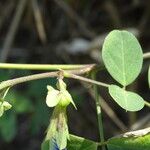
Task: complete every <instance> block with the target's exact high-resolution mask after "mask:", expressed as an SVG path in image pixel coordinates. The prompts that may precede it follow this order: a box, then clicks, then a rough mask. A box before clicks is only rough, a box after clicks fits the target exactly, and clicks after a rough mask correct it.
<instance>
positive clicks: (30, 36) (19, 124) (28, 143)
mask: <svg viewBox="0 0 150 150" xmlns="http://www.w3.org/2000/svg"><path fill="white" fill-rule="evenodd" d="M149 28H150V1H148V0H143V1H142V0H0V62H9V63H26V64H28V63H33V64H89V63H96V64H102V60H101V46H102V43H103V40H104V38H105V36H106V35H107V34H108V32H110V31H111V30H113V29H124V30H128V31H130V32H132V33H133V34H134V35H135V36H136V37H137V38H138V39H139V41H140V43H141V46H142V48H143V52H148V51H150V42H149V41H150V30H149ZM149 62H150V61H149V60H148V59H146V60H145V61H144V65H143V69H142V72H141V74H140V76H139V77H138V78H137V80H136V81H135V82H134V83H133V84H132V85H130V86H129V87H128V88H129V89H130V90H133V91H136V92H137V93H139V94H140V95H141V96H143V98H144V99H146V100H148V99H149V89H148V82H147V70H148V65H149ZM39 72H40V71H26V70H21V71H18V70H1V71H0V79H1V81H3V80H7V79H10V78H15V77H20V76H24V75H29V74H34V73H39ZM97 80H99V81H103V82H106V83H114V82H115V81H114V80H113V79H112V78H111V77H110V75H109V74H108V73H107V72H106V70H102V71H101V72H100V73H99V74H98V78H97ZM65 81H66V83H67V85H68V89H69V91H70V93H71V94H72V96H73V99H74V101H75V103H76V105H77V107H78V110H77V111H76V110H74V108H73V107H72V106H69V109H68V122H69V128H70V132H71V133H73V134H76V135H79V136H83V137H86V138H89V139H92V140H96V141H98V139H99V136H98V126H97V117H96V110H95V103H94V99H93V97H92V96H91V95H92V94H93V92H92V91H91V90H92V87H91V85H85V84H83V83H80V82H78V81H75V80H70V79H69V80H65ZM55 83H56V79H44V80H38V81H32V82H29V83H24V84H21V85H18V86H15V87H13V88H12V89H11V90H10V92H9V93H8V96H7V100H9V101H10V103H11V104H12V105H13V108H12V109H11V110H9V111H7V112H6V113H5V115H4V116H3V117H2V118H0V150H10V149H11V150H38V149H40V144H41V142H42V140H43V139H44V137H45V132H46V128H47V126H48V124H49V119H50V114H51V112H52V109H49V108H48V107H47V106H46V103H45V97H46V92H47V89H46V85H47V84H50V85H54V86H55ZM99 92H100V94H101V96H102V98H103V101H102V106H103V112H102V113H103V121H104V132H105V137H106V138H109V137H112V136H114V135H116V134H118V133H123V132H125V131H126V130H128V131H129V130H131V129H140V128H144V127H148V126H149V125H150V114H149V109H148V108H146V107H145V108H144V109H143V110H141V111H139V112H137V113H128V112H125V111H124V110H123V109H121V108H120V107H119V106H118V105H117V104H116V103H115V102H113V101H112V99H111V98H110V96H109V95H108V93H107V90H106V89H105V88H100V89H99Z"/></svg>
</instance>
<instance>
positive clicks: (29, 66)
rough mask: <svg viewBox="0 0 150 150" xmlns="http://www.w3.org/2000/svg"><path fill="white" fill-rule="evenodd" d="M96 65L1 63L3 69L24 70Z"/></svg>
mask: <svg viewBox="0 0 150 150" xmlns="http://www.w3.org/2000/svg"><path fill="white" fill-rule="evenodd" d="M89 66H95V65H94V64H86V65H73V64H72V65H60V64H54V65H53V64H51V65H50V64H12V63H0V68H1V69H20V70H21V69H23V70H60V69H62V70H70V69H80V68H84V67H89Z"/></svg>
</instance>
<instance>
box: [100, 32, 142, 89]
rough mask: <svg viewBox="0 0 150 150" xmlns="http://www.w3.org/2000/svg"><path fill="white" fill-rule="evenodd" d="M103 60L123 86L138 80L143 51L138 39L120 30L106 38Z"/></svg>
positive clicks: (111, 73)
mask: <svg viewBox="0 0 150 150" xmlns="http://www.w3.org/2000/svg"><path fill="white" fill-rule="evenodd" d="M102 58H103V61H104V64H105V66H106V68H107V70H108V72H109V73H110V75H111V76H112V77H113V78H114V79H115V80H116V81H118V82H119V83H120V84H122V85H123V86H126V85H128V84H130V83H132V82H133V81H134V80H135V79H136V78H137V76H138V75H139V73H140V71H141V68H142V63H143V54H142V49H141V46H140V44H139V42H138V41H137V39H136V37H135V36H134V35H133V34H131V33H130V32H127V31H119V30H114V31H112V32H110V33H109V34H108V36H107V37H106V38H105V41H104V44H103V48H102Z"/></svg>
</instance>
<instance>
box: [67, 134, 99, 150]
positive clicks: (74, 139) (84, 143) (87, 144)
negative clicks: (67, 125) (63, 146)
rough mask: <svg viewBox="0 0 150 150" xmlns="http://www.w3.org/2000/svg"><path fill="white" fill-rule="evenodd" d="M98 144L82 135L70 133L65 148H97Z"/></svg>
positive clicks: (77, 149) (74, 149)
mask: <svg viewBox="0 0 150 150" xmlns="http://www.w3.org/2000/svg"><path fill="white" fill-rule="evenodd" d="M97 147H98V144H97V143H96V142H94V141H91V140H87V139H85V138H82V137H78V136H74V135H70V140H69V141H68V146H67V150H97Z"/></svg>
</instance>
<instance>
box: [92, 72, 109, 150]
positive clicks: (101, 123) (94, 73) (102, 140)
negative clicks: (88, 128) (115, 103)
mask: <svg viewBox="0 0 150 150" xmlns="http://www.w3.org/2000/svg"><path fill="white" fill-rule="evenodd" d="M92 79H93V80H95V79H96V72H95V71H94V72H92ZM94 93H95V101H96V111H97V117H98V127H99V135H100V143H104V141H105V140H104V130H103V121H102V111H101V102H100V100H99V94H98V88H97V85H94ZM102 150H106V148H105V145H102Z"/></svg>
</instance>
